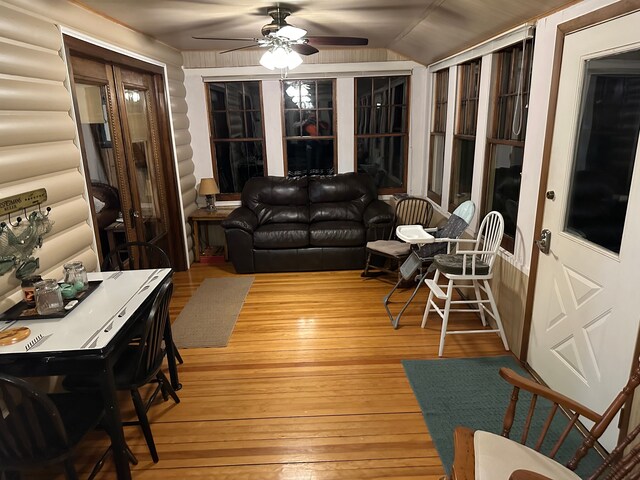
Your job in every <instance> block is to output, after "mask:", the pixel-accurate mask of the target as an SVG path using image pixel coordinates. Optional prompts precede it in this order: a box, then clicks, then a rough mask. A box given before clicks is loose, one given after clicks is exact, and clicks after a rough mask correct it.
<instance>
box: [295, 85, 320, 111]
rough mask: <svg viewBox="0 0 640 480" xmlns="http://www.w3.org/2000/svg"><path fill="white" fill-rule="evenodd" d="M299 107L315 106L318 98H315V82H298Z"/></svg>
mask: <svg viewBox="0 0 640 480" xmlns="http://www.w3.org/2000/svg"><path fill="white" fill-rule="evenodd" d="M300 101H301V104H300V105H299V107H300V108H317V107H318V100H317V98H316V82H315V81H311V82H309V81H302V82H300Z"/></svg>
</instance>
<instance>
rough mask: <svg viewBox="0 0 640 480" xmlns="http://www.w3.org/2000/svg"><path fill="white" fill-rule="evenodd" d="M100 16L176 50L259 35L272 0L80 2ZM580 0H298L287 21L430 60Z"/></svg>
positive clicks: (215, 45)
mask: <svg viewBox="0 0 640 480" xmlns="http://www.w3.org/2000/svg"><path fill="white" fill-rule="evenodd" d="M77 3H79V4H81V5H84V6H86V7H87V8H90V9H92V10H94V11H96V12H98V13H100V14H102V15H105V16H108V17H110V18H112V19H115V20H117V21H118V22H121V23H123V24H125V25H128V26H130V27H131V28H133V29H135V30H138V31H141V32H143V33H146V34H148V35H150V36H152V37H155V38H157V39H159V40H161V41H163V42H165V43H167V44H168V45H171V46H173V47H175V48H177V49H178V50H226V49H229V48H235V47H238V46H240V45H242V43H241V42H224V41H203V40H194V39H193V38H192V36H203V35H204V36H216V37H226V38H238V37H240V38H244V37H249V38H252V37H259V36H260V29H261V27H262V26H263V25H265V24H267V23H269V22H270V21H271V18H270V17H269V16H268V15H267V9H268V8H269V7H273V6H274V5H276V4H277V2H275V1H273V0H184V1H181V0H137V1H136V2H131V1H128V0H109V1H107V0H81V1H80V0H77ZM572 3H576V0H538V1H536V2H516V1H513V0H397V1H393V2H389V1H388V0H299V1H291V2H290V3H280V5H281V6H283V7H288V8H290V9H291V10H292V12H293V13H292V15H291V16H290V17H289V18H288V20H287V21H288V22H289V23H291V24H292V25H295V26H297V27H300V28H304V29H306V30H307V31H308V32H309V34H310V35H342V36H356V37H366V38H369V47H371V48H387V49H390V50H393V51H395V52H398V53H400V54H402V55H404V56H406V57H408V58H410V59H412V60H415V61H416V62H419V63H422V64H425V65H428V64H429V63H432V62H433V61H436V60H438V59H441V58H444V57H446V56H448V55H450V54H452V53H455V52H458V51H460V50H462V49H464V48H466V47H469V46H471V45H474V44H476V43H478V42H481V41H482V40H484V39H487V38H490V37H492V36H494V35H496V34H498V33H501V32H504V31H506V30H508V29H510V28H512V27H515V26H518V25H521V24H523V23H525V22H527V21H530V20H532V19H535V18H538V17H541V16H544V15H545V14H548V13H550V12H552V11H555V10H558V9H560V8H562V7H564V6H567V5H569V4H572Z"/></svg>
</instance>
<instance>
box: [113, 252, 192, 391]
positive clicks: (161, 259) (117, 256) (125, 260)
mask: <svg viewBox="0 0 640 480" xmlns="http://www.w3.org/2000/svg"><path fill="white" fill-rule="evenodd" d="M149 268H172V266H171V260H169V256H168V255H167V253H166V252H165V251H164V250H162V249H161V248H160V247H158V246H157V245H154V244H153V243H149V242H126V243H122V244H120V245H117V246H116V247H115V248H114V249H113V250H111V251H110V252H109V253H108V254H107V256H106V257H105V258H104V261H103V262H102V266H101V269H102V271H122V270H142V269H149ZM169 328H171V324H169ZM173 353H174V355H175V359H176V360H177V361H178V363H180V364H183V363H184V360H182V356H181V355H180V351H179V350H178V347H176V346H175V344H173ZM170 361H171V359H170ZM174 367H175V365H170V368H171V369H173V368H174ZM175 387H176V388H177V389H180V384H179V383H176V385H175Z"/></svg>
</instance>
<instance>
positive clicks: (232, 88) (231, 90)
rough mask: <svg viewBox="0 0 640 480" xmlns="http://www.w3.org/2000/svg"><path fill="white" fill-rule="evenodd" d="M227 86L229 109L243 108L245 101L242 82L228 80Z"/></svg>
mask: <svg viewBox="0 0 640 480" xmlns="http://www.w3.org/2000/svg"><path fill="white" fill-rule="evenodd" d="M226 86H227V109H228V110H242V109H243V108H244V102H243V101H242V96H243V94H242V92H243V89H242V82H228V83H227V84H226Z"/></svg>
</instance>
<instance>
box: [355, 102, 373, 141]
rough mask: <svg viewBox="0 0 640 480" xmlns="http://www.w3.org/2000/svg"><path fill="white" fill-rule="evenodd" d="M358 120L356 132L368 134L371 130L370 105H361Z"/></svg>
mask: <svg viewBox="0 0 640 480" xmlns="http://www.w3.org/2000/svg"><path fill="white" fill-rule="evenodd" d="M356 115H357V117H358V120H357V122H356V126H357V128H356V133H358V134H361V135H362V134H367V133H370V132H371V127H370V122H371V109H370V108H369V107H360V108H358V110H357V113H356Z"/></svg>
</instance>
